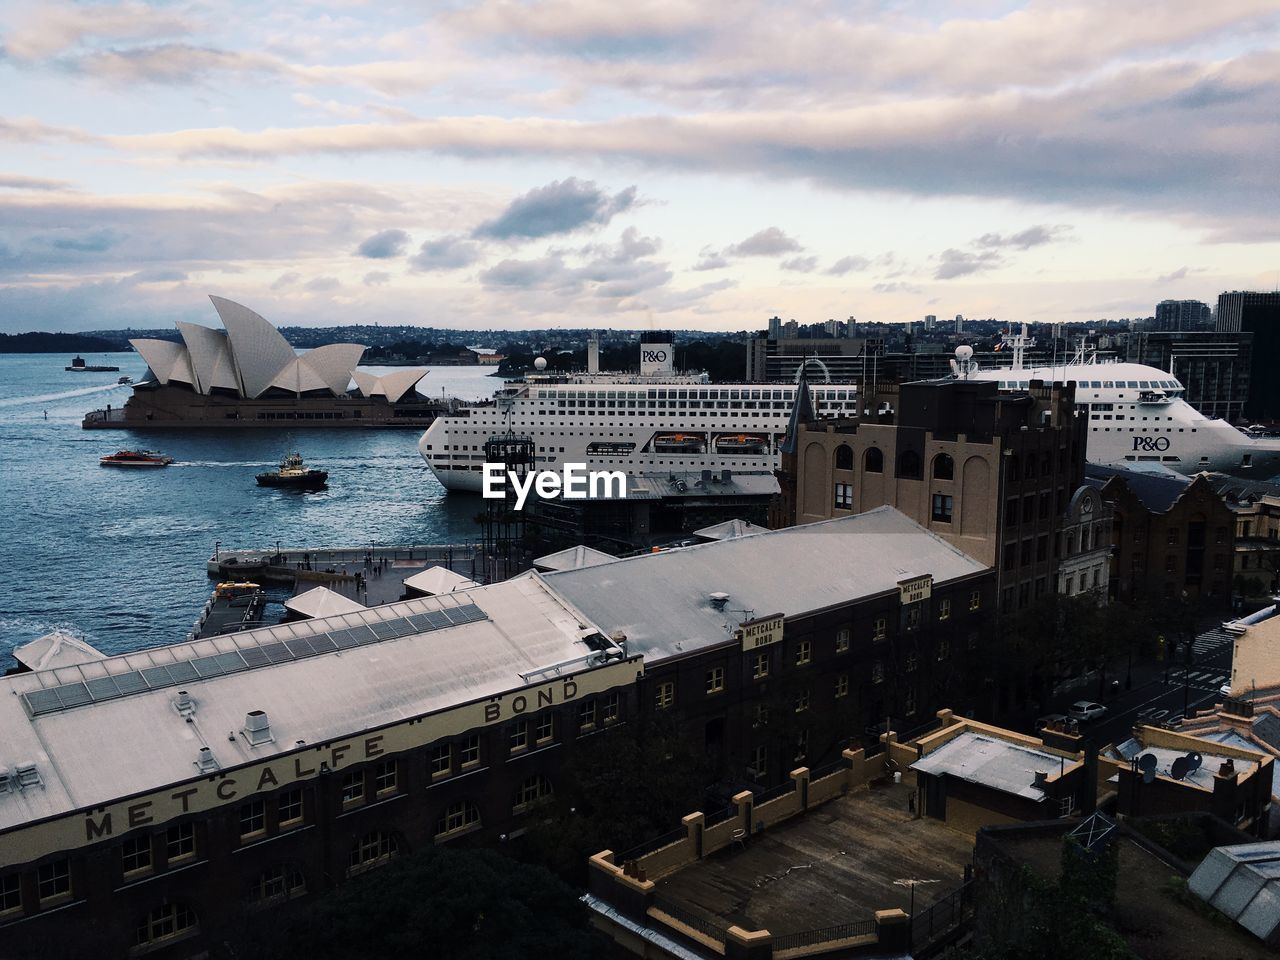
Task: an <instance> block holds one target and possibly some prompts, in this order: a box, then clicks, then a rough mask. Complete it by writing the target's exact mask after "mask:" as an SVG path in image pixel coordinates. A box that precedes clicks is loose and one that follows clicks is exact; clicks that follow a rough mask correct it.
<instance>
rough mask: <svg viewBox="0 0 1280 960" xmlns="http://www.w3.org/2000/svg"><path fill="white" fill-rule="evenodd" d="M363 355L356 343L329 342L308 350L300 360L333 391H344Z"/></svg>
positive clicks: (360, 347) (362, 350)
mask: <svg viewBox="0 0 1280 960" xmlns="http://www.w3.org/2000/svg"><path fill="white" fill-rule="evenodd" d="M363 355H364V347H363V346H361V345H360V344H358V343H330V344H326V345H325V346H323V347H316V348H315V349H314V350H308V351H307V352H306V353H304V354H303V355H302V358H301V359H302V362H303V363H305V364H306V365H307V366H308V367H310V368H311V369H312V370H314V371H315V372H316V374H317V375H318V376H319V377H320V379H321V380H323V381H324V382H325V385H326V386H328V388H329V389H330V390H332V391H333V392H334V393H346V392H347V389H348V388H349V387H350V386H351V372H352V371H353V370H354V369H355V366H356V364H357V363H359V362H360V358H361V357H362V356H363Z"/></svg>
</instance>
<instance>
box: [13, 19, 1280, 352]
mask: <svg viewBox="0 0 1280 960" xmlns="http://www.w3.org/2000/svg"><path fill="white" fill-rule="evenodd" d="M1278 104H1280V5H1278V4H1277V3H1276V2H1275V0H1216V2H1214V3H1210V4H1205V3H1200V2H1193V0H1143V2H1141V3H1116V2H1080V0H1045V2H1031V3H1025V4H1019V3H1011V2H1000V0H950V2H948V0H919V2H913V0H899V2H881V3H874V2H859V0H850V2H843V3H839V2H827V0H789V2H781V3H772V2H759V0H738V2H736V3H734V4H731V5H725V4H716V3H707V2H705V0H694V2H677V0H628V2H626V3H619V2H617V0H480V2H477V3H463V2H437V3H423V2H416V3H396V2H367V3H366V2H361V0H333V2H328V3H322V2H307V0H293V2H288V3H264V2H261V0H258V2H240V0H190V2H187V0H173V2H151V3H148V2H144V0H128V2H123V3H68V2H58V0H47V2H46V0H41V2H36V0H26V2H19V0H0V332H5V333H13V332H19V331H26V330H68V331H74V330H86V329H101V328H118V327H125V326H133V327H166V326H170V325H171V324H172V323H173V322H174V321H175V320H191V321H195V322H200V323H206V324H215V323H216V317H215V316H214V315H213V310H212V308H211V306H210V305H209V302H208V299H207V295H208V294H217V295H221V296H225V297H229V298H231V299H233V300H237V301H240V302H242V303H244V304H246V305H248V306H250V307H252V308H253V309H255V310H257V311H258V312H259V313H261V314H262V315H263V316H265V317H267V318H268V319H269V320H272V321H273V322H276V323H279V324H306V325H317V326H326V325H332V324H338V323H383V324H393V323H410V324H421V325H430V326H440V327H460V328H469V329H482V328H504V329H508V328H521V327H535V328H542V327H555V326H562V325H563V326H573V327H583V326H599V327H633V328H634V327H639V328H645V327H657V328H667V327H676V328H702V329H717V330H741V329H755V328H761V327H763V326H764V325H765V322H766V321H767V319H768V318H769V317H771V316H774V315H779V316H782V317H783V318H784V319H790V318H795V319H797V320H799V321H800V322H802V323H812V322H818V321H823V320H826V319H829V318H837V319H846V318H848V317H856V318H857V319H858V320H860V321H885V322H901V321H910V320H919V319H921V318H922V317H924V316H925V315H926V314H935V315H937V316H939V317H940V318H950V317H954V316H955V315H956V314H958V313H959V314H964V315H965V316H967V317H997V318H1000V319H1007V320H1020V321H1030V322H1046V321H1082V320H1093V319H1099V318H1118V317H1131V316H1148V315H1150V314H1152V313H1153V312H1154V308H1155V304H1156V303H1157V302H1158V301H1159V300H1162V299H1168V298H1173V299H1201V300H1205V301H1208V302H1210V303H1213V302H1215V301H1216V298H1217V295H1218V293H1219V292H1221V291H1222V290H1231V289H1266V290H1271V289H1276V288H1277V285H1280V107H1278V106H1277V105H1278Z"/></svg>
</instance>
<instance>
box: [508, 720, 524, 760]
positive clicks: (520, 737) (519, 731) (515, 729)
mask: <svg viewBox="0 0 1280 960" xmlns="http://www.w3.org/2000/svg"><path fill="white" fill-rule="evenodd" d="M508 740H509V741H510V747H511V752H512V753H515V752H516V751H518V750H525V749H527V748H528V746H529V721H528V720H517V721H515V723H513V724H511V733H510V735H509V736H508Z"/></svg>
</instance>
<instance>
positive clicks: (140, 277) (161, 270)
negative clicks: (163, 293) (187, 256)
mask: <svg viewBox="0 0 1280 960" xmlns="http://www.w3.org/2000/svg"><path fill="white" fill-rule="evenodd" d="M186 279H187V274H186V271H184V270H172V269H168V268H165V267H152V268H149V269H147V270H139V271H138V272H137V273H135V274H133V275H132V276H130V277H129V278H128V281H129V282H130V283H134V284H139V283H181V282H182V281H183V280H186Z"/></svg>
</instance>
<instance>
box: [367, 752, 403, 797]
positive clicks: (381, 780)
mask: <svg viewBox="0 0 1280 960" xmlns="http://www.w3.org/2000/svg"><path fill="white" fill-rule="evenodd" d="M396 773H397V770H396V762H395V761H394V760H384V761H382V763H380V764H378V765H377V766H376V767H374V768H373V793H374V795H375V796H378V797H382V796H386V795H387V794H389V793H395V792H396Z"/></svg>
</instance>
